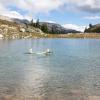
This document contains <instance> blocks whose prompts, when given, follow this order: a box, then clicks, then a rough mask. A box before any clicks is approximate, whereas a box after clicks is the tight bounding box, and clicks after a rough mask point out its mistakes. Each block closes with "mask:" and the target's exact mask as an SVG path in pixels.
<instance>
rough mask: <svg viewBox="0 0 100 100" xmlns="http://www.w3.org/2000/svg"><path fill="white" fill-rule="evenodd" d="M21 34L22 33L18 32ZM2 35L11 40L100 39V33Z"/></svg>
mask: <svg viewBox="0 0 100 100" xmlns="http://www.w3.org/2000/svg"><path fill="white" fill-rule="evenodd" d="M18 34H20V33H18ZM12 37H13V36H10V38H9V37H1V38H0V39H4V40H9V39H30V38H33V39H38V38H83V39H85V38H94V39H100V33H68V34H45V33H44V34H38V33H34V34H33V33H30V34H28V33H24V35H22V36H20V37H16V38H12Z"/></svg>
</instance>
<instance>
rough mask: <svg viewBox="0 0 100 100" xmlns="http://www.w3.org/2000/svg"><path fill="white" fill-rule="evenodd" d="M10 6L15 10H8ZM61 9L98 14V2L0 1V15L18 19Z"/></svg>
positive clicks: (99, 2) (72, 0)
mask: <svg viewBox="0 0 100 100" xmlns="http://www.w3.org/2000/svg"><path fill="white" fill-rule="evenodd" d="M11 6H13V7H15V8H16V9H10V7H11ZM17 8H18V9H20V11H19V10H17ZM61 9H62V10H65V9H69V10H71V9H72V11H73V10H74V9H76V10H80V11H86V12H90V13H94V12H95V13H99V12H100V0H84V1H83V0H0V14H4V13H9V14H11V15H12V16H13V15H14V16H18V17H20V18H22V16H26V15H29V16H31V17H32V16H33V15H36V14H38V13H49V12H51V11H54V10H61ZM22 11H26V12H25V13H24V15H23V14H22V13H21V12H22ZM12 13H13V14H12Z"/></svg>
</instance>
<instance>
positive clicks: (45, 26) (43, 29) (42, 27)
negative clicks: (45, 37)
mask: <svg viewBox="0 0 100 100" xmlns="http://www.w3.org/2000/svg"><path fill="white" fill-rule="evenodd" d="M41 30H42V31H43V32H44V33H48V27H47V24H43V25H42V26H41Z"/></svg>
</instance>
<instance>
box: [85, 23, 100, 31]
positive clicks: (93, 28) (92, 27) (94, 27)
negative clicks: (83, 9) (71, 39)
mask: <svg viewBox="0 0 100 100" xmlns="http://www.w3.org/2000/svg"><path fill="white" fill-rule="evenodd" d="M85 32H87V33H100V23H99V24H96V25H92V24H89V28H87V29H85Z"/></svg>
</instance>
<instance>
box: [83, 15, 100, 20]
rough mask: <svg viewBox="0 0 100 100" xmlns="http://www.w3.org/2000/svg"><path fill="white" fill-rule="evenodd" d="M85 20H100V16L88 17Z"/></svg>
mask: <svg viewBox="0 0 100 100" xmlns="http://www.w3.org/2000/svg"><path fill="white" fill-rule="evenodd" d="M84 19H88V20H97V19H100V16H86V17H84Z"/></svg>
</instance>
